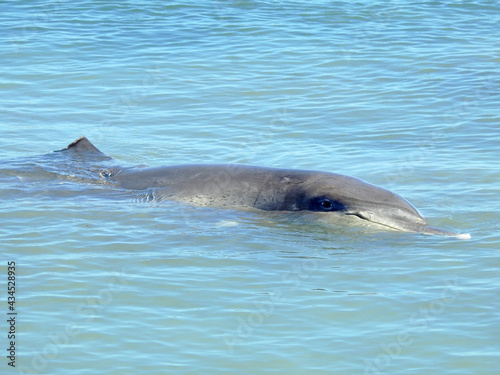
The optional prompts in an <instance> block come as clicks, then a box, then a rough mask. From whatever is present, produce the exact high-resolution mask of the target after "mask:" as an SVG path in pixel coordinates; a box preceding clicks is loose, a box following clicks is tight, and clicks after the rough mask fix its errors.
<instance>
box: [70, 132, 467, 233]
mask: <svg viewBox="0 0 500 375" xmlns="http://www.w3.org/2000/svg"><path fill="white" fill-rule="evenodd" d="M60 151H62V152H72V153H77V154H78V155H79V156H83V155H88V156H89V157H90V156H92V155H93V156H96V157H102V158H107V159H111V158H108V157H106V156H105V155H104V154H103V153H102V152H101V151H99V150H98V149H97V148H96V147H95V146H94V145H93V144H92V143H90V142H89V140H88V139H87V138H85V137H81V138H79V139H77V140H76V141H74V142H73V143H71V144H70V145H69V146H67V147H66V148H65V149H63V150H60ZM100 176H101V177H102V178H103V179H106V180H107V181H108V182H109V183H111V184H114V185H117V186H119V187H121V188H123V189H131V190H151V189H152V191H154V196H155V197H156V198H157V199H159V200H164V199H167V200H177V201H182V202H186V203H188V204H192V205H196V206H209V207H226V208H236V209H238V208H254V209H259V210H265V211H290V212H293V211H311V212H315V213H318V215H332V214H335V215H352V216H356V217H358V218H360V219H362V220H367V221H369V222H372V223H376V224H380V225H382V226H385V227H389V228H392V229H396V230H400V231H405V232H415V233H422V234H429V235H442V236H448V237H456V238H459V239H469V238H470V235H469V234H459V233H450V232H446V231H443V230H440V229H437V228H434V227H431V226H428V225H427V220H426V219H425V218H423V217H422V216H421V215H420V214H419V212H418V211H417V210H416V208H415V207H413V206H412V205H411V204H410V203H409V202H408V201H406V200H405V199H403V198H402V197H400V196H399V195H396V194H394V193H392V192H390V191H388V190H385V189H382V188H380V187H377V186H375V185H371V184H369V183H367V182H364V181H362V180H359V179H357V178H354V177H349V176H344V175H340V174H335V173H327V172H315V171H309V170H294V169H279V168H268V167H256V166H248V165H235V164H195V165H176V166H165V167H153V168H144V167H138V168H120V167H114V166H113V167H111V168H107V169H102V170H101V171H100Z"/></svg>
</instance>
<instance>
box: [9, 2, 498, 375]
mask: <svg viewBox="0 0 500 375" xmlns="http://www.w3.org/2000/svg"><path fill="white" fill-rule="evenodd" d="M499 24H500V4H499V3H498V2H495V1H470V2H446V1H423V2H419V3H411V2H405V1H356V2H350V3H347V2H338V1H336V2H333V1H321V0H318V1H308V2H304V1H301V2H299V1H291V0H290V1H237V0H235V1H183V2H160V1H147V2H146V1H126V2H120V3H118V2H115V3H112V2H107V1H80V2H61V1H39V2H24V1H4V2H3V3H2V14H1V15H0V25H1V27H2V39H1V42H0V61H1V64H2V74H1V80H0V89H1V90H0V102H1V106H0V111H1V116H0V129H1V133H2V135H3V136H2V137H1V139H0V145H1V148H2V157H1V159H2V166H1V167H0V184H1V188H0V189H1V192H0V194H1V199H0V217H1V222H0V223H1V225H0V239H1V242H2V256H1V267H0V275H1V276H0V277H1V278H2V280H3V281H2V285H5V287H4V288H2V290H3V292H2V293H3V295H2V296H1V298H0V300H1V301H2V302H1V308H0V314H1V316H2V319H0V320H1V321H2V322H3V323H2V324H1V325H0V337H1V338H2V339H1V340H0V342H1V343H2V348H3V349H4V351H3V352H4V357H3V360H2V361H1V363H0V368H1V373H2V374H4V373H6V374H16V373H19V374H65V375H66V374H88V373H93V374H271V373H276V374H401V373H404V374H422V373H434V374H437V373H439V374H481V375H482V374H497V373H498V363H499V360H500V342H499V339H498V337H500V329H499V327H500V313H499V311H500V303H499V299H498V295H499V290H498V289H499V285H500V273H499V269H500V267H499V266H500V257H499V255H498V250H499V245H498V244H499V240H500V224H499V222H500V215H499V211H500V203H499V199H498V198H499V193H500V171H499V160H500V147H499V146H500V117H499V114H498V110H499V108H500V95H499V94H498V93H499V92H500V87H499V83H500V73H499V65H500V55H499V51H500V42H499V41H500V29H499V28H498V25H499ZM82 135H85V136H87V137H88V138H89V139H90V140H91V141H92V142H93V143H94V144H96V146H97V147H99V148H100V149H101V150H102V151H103V152H105V153H106V154H108V155H110V156H113V157H114V158H116V159H118V160H120V161H121V162H122V163H123V164H127V165H134V164H135V165H137V164H148V165H168V164H180V163H200V162H203V163H212V162H213V163H215V162H217V163H245V164H255V165H265V166H274V167H287V168H300V169H314V170H324V171H330V172H336V173H342V174H347V175H352V176H356V177H359V178H362V179H364V180H367V181H369V182H371V183H374V184H376V185H379V186H382V187H385V188H387V189H390V190H392V191H394V192H396V193H398V194H400V195H402V196H404V197H405V198H406V199H408V200H409V201H411V202H412V203H413V204H414V205H415V206H416V207H417V208H418V209H419V210H420V212H421V213H422V214H423V215H424V216H426V217H427V218H429V221H430V223H431V224H432V225H435V226H438V227H442V228H446V229H451V230H456V231H458V232H464V233H471V235H472V239H471V240H468V241H460V240H456V239H451V238H441V237H431V236H422V235H417V234H408V233H400V232H394V231H373V230H369V229H367V228H364V227H360V228H357V227H346V228H344V230H339V228H328V227H324V226H320V225H316V224H315V223H314V222H311V223H303V222H300V221H298V220H295V218H293V217H280V216H275V215H269V214H261V215H260V214H255V213H249V212H238V211H232V210H221V209H214V208H196V207H189V206H183V205H180V204H176V203H169V202H154V201H147V199H141V197H140V196H139V197H138V196H132V195H130V194H127V193H124V192H123V191H119V190H116V189H112V188H111V187H109V186H106V185H100V184H92V183H90V182H89V181H88V180H87V179H85V176H79V175H77V176H72V175H71V168H70V166H67V165H61V164H58V162H57V160H56V159H54V157H53V155H47V154H48V153H50V152H51V151H53V150H57V149H61V148H63V147H65V146H66V145H67V144H68V143H70V142H71V141H73V140H74V139H76V138H78V137H79V136H82ZM9 261H15V263H16V273H17V274H16V278H17V279H16V283H17V284H16V286H17V289H16V304H15V308H16V312H17V313H18V315H17V316H16V319H17V320H16V363H15V364H16V367H15V368H13V367H11V366H9V365H8V362H9V360H8V359H7V358H5V354H6V353H8V351H7V350H5V349H8V348H9V345H10V344H9V343H8V341H9V340H8V339H7V335H8V331H9V329H8V325H7V324H8V323H6V321H7V317H8V315H7V312H8V307H9V305H8V304H7V297H8V295H7V292H6V290H7V273H8V270H7V262H9Z"/></svg>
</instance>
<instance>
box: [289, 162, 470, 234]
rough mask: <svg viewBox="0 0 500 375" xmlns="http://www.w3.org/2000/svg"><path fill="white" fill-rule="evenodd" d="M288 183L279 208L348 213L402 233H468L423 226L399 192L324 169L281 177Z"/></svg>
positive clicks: (425, 220) (421, 218) (419, 218)
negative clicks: (322, 170)
mask: <svg viewBox="0 0 500 375" xmlns="http://www.w3.org/2000/svg"><path fill="white" fill-rule="evenodd" d="M281 184H286V185H288V188H287V189H286V194H285V199H284V201H282V206H281V209H283V210H289V211H297V210H308V211H313V212H321V213H324V214H325V215H326V214H329V213H331V214H336V215H337V217H338V215H339V214H340V215H351V216H356V217H358V218H360V219H362V220H366V221H369V222H371V223H375V224H379V225H383V226H385V227H389V228H393V229H396V230H400V231H405V232H416V233H423V234H434V235H444V236H452V237H457V238H461V239H467V238H470V235H465V234H464V235H461V234H457V233H449V232H446V231H442V230H440V229H437V228H433V227H430V226H428V225H427V219H425V218H424V217H423V216H422V215H420V213H419V212H418V211H417V209H416V208H415V207H413V205H412V204H411V203H409V202H408V201H407V200H405V199H404V198H402V197H400V196H399V195H397V194H395V193H393V192H391V191H389V190H386V189H383V188H380V187H378V186H375V185H372V184H369V183H367V182H365V181H362V180H360V179H357V178H354V177H349V176H344V175H339V174H334V173H324V172H310V173H307V174H306V175H302V176H294V177H289V176H288V177H285V178H283V177H282V178H281Z"/></svg>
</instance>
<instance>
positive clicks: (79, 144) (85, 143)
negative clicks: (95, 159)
mask: <svg viewBox="0 0 500 375" xmlns="http://www.w3.org/2000/svg"><path fill="white" fill-rule="evenodd" d="M67 150H71V151H75V152H91V153H97V154H101V155H104V154H103V153H102V152H101V151H99V149H98V148H97V147H95V146H94V145H93V144H92V143H90V141H89V140H88V139H87V138H86V137H80V138H78V139H77V140H76V141H74V142H72V143H70V144H69V145H68V146H67V147H66V148H63V149H62V150H61V151H67Z"/></svg>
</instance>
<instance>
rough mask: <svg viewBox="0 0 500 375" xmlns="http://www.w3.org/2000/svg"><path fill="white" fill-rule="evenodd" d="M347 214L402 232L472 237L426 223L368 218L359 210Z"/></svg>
mask: <svg viewBox="0 0 500 375" xmlns="http://www.w3.org/2000/svg"><path fill="white" fill-rule="evenodd" d="M345 214H346V215H351V216H357V217H359V218H360V219H362V220H365V221H369V222H370V223H374V224H378V225H382V226H384V227H387V228H391V229H395V230H398V231H401V232H410V233H420V234H424V235H430V236H444V237H454V238H457V239H459V240H469V239H470V238H471V235H470V234H469V233H455V232H447V231H445V230H442V229H439V228H436V227H433V226H430V225H426V224H415V225H414V228H408V227H402V226H401V227H397V226H393V225H389V224H385V223H381V222H377V221H374V220H373V219H371V218H368V217H366V216H364V215H362V214H361V213H359V212H346V213H345Z"/></svg>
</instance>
